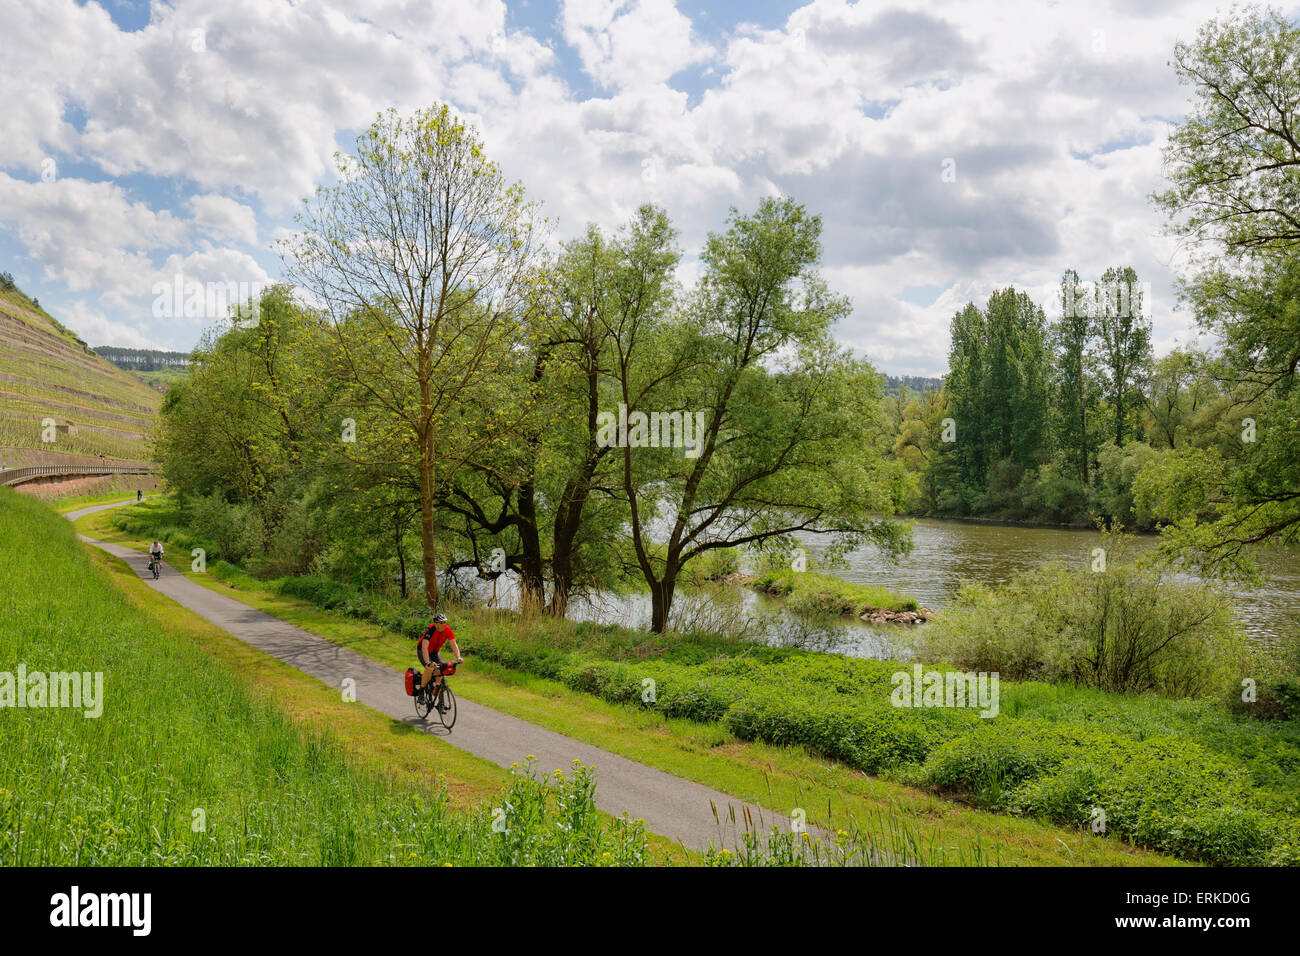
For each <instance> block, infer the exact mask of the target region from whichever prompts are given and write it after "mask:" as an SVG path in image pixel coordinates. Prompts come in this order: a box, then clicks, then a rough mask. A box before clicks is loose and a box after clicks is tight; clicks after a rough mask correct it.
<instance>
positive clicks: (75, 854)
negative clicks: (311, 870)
mask: <svg viewBox="0 0 1300 956" xmlns="http://www.w3.org/2000/svg"><path fill="white" fill-rule="evenodd" d="M0 549H2V550H3V551H4V553H5V561H4V562H0V593H3V594H4V595H6V601H5V603H4V605H3V611H2V617H3V620H2V621H0V626H2V627H3V633H5V634H6V635H8V636H9V637H7V639H6V641H5V642H4V643H3V645H0V671H4V672H8V673H13V672H15V671H16V670H17V666H18V664H19V663H22V664H24V665H25V666H26V667H27V669H28V670H29V671H38V670H39V671H62V670H71V669H72V668H74V667H75V668H76V669H78V670H89V671H92V672H93V671H101V672H103V674H104V692H105V698H106V699H105V704H104V712H103V715H102V716H100V717H99V718H98V719H87V718H85V717H84V716H83V715H82V714H81V712H79V711H73V710H69V709H26V708H25V709H11V708H8V707H6V708H5V709H4V710H0V727H3V736H4V741H5V746H4V747H3V748H0V862H2V863H3V864H5V865H13V864H81V865H87V864H92V865H175V864H207V865H215V864H315V863H327V864H344V865H348V864H374V863H397V864H404V863H409V864H431V863H437V862H455V863H489V864H490V863H503V862H509V863H516V862H530V861H535V862H539V863H543V864H544V863H548V862H571V861H566V860H563V859H562V857H561V855H562V854H564V853H566V852H569V851H568V850H566V849H564V848H562V847H561V845H560V844H561V842H562V841H559V840H558V839H556V838H550V839H546V838H543V839H541V840H539V842H538V844H537V846H536V848H535V849H522V844H519V845H516V846H511V845H510V844H509V842H508V841H506V840H503V839H496V840H494V838H493V837H492V835H491V833H492V831H491V807H492V801H488V802H483V801H484V798H486V797H489V796H490V795H492V794H494V793H498V792H499V791H500V790H501V788H502V785H503V784H505V783H506V782H507V780H508V779H509V780H510V782H511V785H512V786H516V787H518V786H521V785H522V784H521V781H519V780H518V778H510V776H509V775H508V774H507V773H506V772H505V771H504V770H502V769H501V768H499V767H496V766H495V765H493V764H491V763H488V762H486V761H482V760H479V759H478V758H475V757H473V756H471V755H468V754H465V753H463V752H461V751H459V750H457V749H456V748H453V747H451V746H449V745H447V744H445V743H444V742H442V741H439V740H437V739H436V738H433V737H431V736H429V735H427V734H422V733H419V732H418V731H415V730H414V729H412V728H410V727H408V726H406V725H405V724H402V723H400V722H398V721H393V720H391V719H389V718H387V717H384V716H383V715H380V714H377V713H375V712H373V711H369V710H367V709H365V708H363V707H360V706H358V705H355V704H348V703H345V702H344V701H342V700H341V697H340V695H339V694H338V692H337V691H336V690H334V689H332V688H328V687H326V686H325V685H323V684H321V683H320V682H319V681H316V680H314V679H312V678H309V677H307V676H306V675H303V674H301V673H300V672H298V671H296V670H294V669H293V668H291V667H289V666H288V665H286V664H282V663H280V662H278V661H276V660H274V659H272V658H269V657H267V656H266V655H263V654H261V653H260V652H258V651H255V650H253V649H252V648H249V647H248V646H247V645H245V644H243V643H242V642H240V641H238V640H236V639H235V638H233V637H231V636H230V635H228V634H226V633H225V632H223V631H221V630H219V629H218V628H215V627H213V626H211V625H208V624H207V623H206V622H203V621H202V620H201V619H199V618H197V617H196V616H194V615H193V614H191V613H190V612H188V611H185V610H184V609H182V608H180V607H179V606H177V605H175V604H173V603H171V602H167V601H160V600H159V596H158V595H157V594H156V593H154V592H152V591H151V590H150V589H148V588H147V586H146V585H144V584H143V582H141V581H140V580H139V579H138V578H137V577H136V575H135V574H134V573H132V572H131V571H130V569H128V568H127V567H125V565H124V564H123V563H122V562H120V561H117V560H115V559H112V558H110V557H108V556H107V555H104V554H102V552H98V551H93V550H91V549H82V548H80V547H78V545H77V544H76V542H75V539H74V538H73V534H72V528H71V527H70V526H69V525H68V523H67V522H66V521H64V520H63V519H61V518H59V517H57V516H56V515H54V514H52V513H51V512H49V511H48V510H46V509H44V508H42V507H41V506H39V505H38V504H37V503H36V502H34V501H31V500H29V499H26V498H23V497H21V496H18V495H16V494H15V493H14V492H11V491H9V490H7V489H0ZM38 579H39V581H40V582H41V583H40V585H39V586H36V585H35V582H36V581H37V580H38ZM55 596H57V597H55ZM71 635H76V636H77V640H76V641H75V642H74V641H73V640H71V639H70V636H71ZM52 769H53V770H55V771H56V772H53V773H51V772H50V771H51V770H52ZM539 790H540V788H532V789H531V790H529V788H527V787H525V788H524V790H523V791H519V792H518V793H519V795H520V797H522V798H523V799H527V798H528V797H529V795H530V794H532V795H533V796H534V797H535V796H536V794H537V793H538V792H539ZM500 801H501V798H500V797H498V799H497V800H496V801H495V802H496V803H500ZM195 808H202V809H203V810H204V811H205V813H206V823H207V826H206V830H204V831H203V832H200V833H196V832H194V830H193V829H192V827H191V822H192V820H193V811H194V809H195ZM466 811H469V812H466ZM599 819H600V820H601V821H603V823H601V824H600V827H603V828H605V829H606V830H608V829H610V828H611V824H610V821H609V820H608V818H605V817H603V815H602V816H601V817H600V818H599ZM523 829H524V828H522V827H521V828H520V831H521V832H520V834H519V835H520V836H523V835H524V833H523V832H522V831H523ZM551 829H554V827H553V826H552V827H551ZM597 829H599V827H597ZM589 832H595V831H594V830H593V831H589ZM548 843H549V844H550V846H549V848H548V847H547V844H548ZM652 847H658V850H656V851H655V852H654V853H653V854H652V857H653V858H656V859H657V858H659V857H660V856H661V855H662V854H664V853H665V852H667V853H670V854H671V855H672V858H673V859H676V860H682V859H689V856H688V855H687V854H684V853H682V852H681V851H680V850H672V849H671V848H668V847H667V846H666V844H665V842H664V841H660V840H654V841H652ZM628 856H631V857H633V858H634V857H635V856H636V854H628ZM618 859H619V860H620V861H625V860H624V854H620V855H619V857H618Z"/></svg>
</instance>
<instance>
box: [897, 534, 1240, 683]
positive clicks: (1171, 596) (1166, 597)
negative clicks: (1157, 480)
mask: <svg viewBox="0 0 1300 956" xmlns="http://www.w3.org/2000/svg"><path fill="white" fill-rule="evenodd" d="M1105 544H1106V552H1107V565H1106V569H1105V571H1101V572H1094V571H1091V570H1089V569H1086V568H1078V569H1069V570H1067V569H1065V568H1063V567H1060V566H1051V565H1049V566H1042V567H1038V568H1034V569H1031V570H1029V571H1025V572H1022V573H1020V574H1018V575H1016V576H1015V577H1014V578H1013V579H1012V580H1011V581H1010V582H1008V583H1007V584H1006V585H1003V586H1001V587H989V586H985V585H977V586H971V587H967V588H964V589H963V590H962V591H961V592H960V593H959V595H958V598H957V600H956V601H955V602H954V603H953V605H952V606H950V607H949V608H947V609H946V610H945V612H944V614H943V615H942V616H941V617H940V618H939V620H938V621H937V622H936V623H935V624H933V625H931V626H930V627H927V628H926V629H924V630H921V631H918V632H912V633H911V635H910V636H911V638H912V639H913V643H914V645H915V647H916V648H917V649H918V653H919V654H920V655H921V656H922V657H923V658H925V659H929V660H943V661H947V662H949V663H951V664H953V665H954V666H956V667H958V668H959V669H962V670H977V671H979V670H984V671H997V672H999V673H1000V674H1001V675H1002V677H1003V678H1006V679H1009V680H1043V681H1048V682H1057V681H1068V682H1070V683H1073V684H1076V685H1078V686H1082V687H1096V688H1100V689H1102V690H1107V691H1113V692H1117V693H1142V692H1147V691H1156V692H1159V693H1162V694H1166V695H1169V696H1174V697H1202V696H1209V695H1213V694H1215V693H1217V692H1219V691H1220V690H1221V688H1222V687H1223V686H1225V684H1226V683H1227V682H1228V681H1229V680H1231V679H1233V677H1234V676H1235V675H1237V674H1240V673H1241V667H1242V666H1243V663H1244V655H1245V638H1244V636H1243V635H1242V632H1241V628H1240V626H1239V625H1238V624H1237V623H1236V621H1235V620H1234V618H1233V614H1232V609H1231V605H1230V604H1229V602H1228V601H1227V600H1226V599H1225V598H1224V597H1223V596H1222V595H1221V594H1219V593H1218V592H1217V591H1215V590H1213V589H1211V588H1209V587H1208V586H1206V585H1201V584H1198V585H1189V584H1183V583H1181V582H1178V581H1175V580H1173V579H1171V577H1170V576H1169V575H1168V574H1166V573H1164V572H1162V571H1159V570H1152V569H1144V568H1139V567H1138V566H1136V565H1135V564H1134V563H1132V562H1131V561H1129V560H1127V558H1126V556H1125V553H1124V544H1123V539H1122V538H1121V536H1118V535H1108V536H1107V538H1106V539H1105Z"/></svg>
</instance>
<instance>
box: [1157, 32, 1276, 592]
mask: <svg viewBox="0 0 1300 956" xmlns="http://www.w3.org/2000/svg"><path fill="white" fill-rule="evenodd" d="M1174 68H1175V70H1176V72H1177V74H1178V77H1179V79H1180V80H1181V81H1182V82H1183V83H1185V84H1187V85H1189V86H1190V87H1191V92H1192V102H1191V105H1190V108H1189V109H1188V111H1187V115H1186V117H1185V118H1184V120H1183V122H1182V123H1180V124H1179V125H1178V126H1176V127H1175V128H1174V129H1173V130H1172V131H1171V133H1170V136H1169V144H1168V146H1167V148H1166V150H1165V157H1164V158H1165V169H1166V175H1167V177H1168V179H1169V187H1168V188H1167V189H1166V190H1164V191H1163V192H1160V193H1158V194H1157V195H1156V196H1155V197H1154V199H1155V201H1156V203H1157V204H1158V205H1159V206H1160V208H1161V209H1162V210H1163V211H1164V212H1165V214H1166V215H1167V216H1168V221H1169V226H1170V228H1171V230H1172V231H1173V232H1174V233H1175V234H1177V235H1179V236H1181V237H1183V238H1185V239H1188V240H1191V241H1192V244H1193V248H1194V249H1195V250H1196V252H1197V253H1198V255H1197V257H1196V260H1195V261H1196V264H1197V265H1198V266H1199V267H1200V268H1199V270H1198V272H1197V273H1196V274H1194V275H1193V276H1191V277H1190V278H1189V280H1188V281H1187V284H1186V291H1187V294H1188V298H1189V299H1190V301H1191V303H1192V305H1193V307H1194V309H1195V311H1196V316H1197V319H1198V321H1199V322H1200V324H1201V325H1202V326H1203V327H1204V328H1206V329H1208V330H1210V331H1212V332H1213V333H1215V335H1216V336H1217V337H1218V338H1219V340H1220V341H1221V342H1222V343H1223V355H1224V373H1225V374H1224V378H1225V381H1224V382H1223V383H1222V384H1223V385H1224V386H1225V387H1226V388H1228V389H1230V390H1231V391H1232V394H1233V395H1234V404H1233V405H1232V406H1230V411H1229V412H1225V418H1228V416H1229V414H1230V415H1231V420H1233V424H1234V427H1236V428H1239V429H1240V435H1241V437H1240V444H1239V447H1240V449H1241V451H1240V460H1238V461H1233V462H1231V463H1229V466H1228V467H1226V468H1223V469H1221V471H1220V475H1221V477H1220V478H1219V479H1218V480H1213V481H1210V482H1208V483H1207V482H1204V481H1202V482H1200V485H1201V486H1203V487H1204V494H1205V496H1206V497H1207V498H1208V499H1209V500H1210V501H1212V502H1213V504H1214V507H1215V510H1216V512H1217V518H1216V519H1215V520H1213V521H1208V522H1203V523H1198V522H1197V521H1196V519H1195V516H1188V517H1186V518H1185V519H1184V520H1183V521H1181V522H1180V523H1179V526H1178V527H1176V528H1174V529H1171V531H1172V534H1171V542H1172V548H1171V549H1170V550H1172V551H1174V552H1175V553H1178V554H1180V555H1183V556H1190V557H1192V558H1193V559H1194V560H1196V561H1197V563H1200V564H1201V566H1202V567H1203V568H1205V569H1208V570H1223V571H1227V572H1230V573H1236V572H1240V571H1248V570H1250V569H1251V566H1252V563H1253V562H1252V559H1251V554H1250V549H1251V548H1252V547H1253V546H1254V545H1257V544H1261V543H1264V542H1270V541H1273V542H1282V543H1287V544H1294V543H1296V542H1297V541H1300V464H1298V463H1300V427H1297V422H1300V128H1298V127H1297V123H1296V118H1297V115H1300V25H1297V24H1296V23H1295V22H1293V21H1292V20H1288V19H1287V18H1286V17H1285V16H1284V15H1283V14H1282V13H1281V12H1279V11H1277V10H1272V9H1269V10H1263V9H1260V8H1259V7H1246V8H1234V9H1233V10H1232V11H1230V12H1229V13H1228V14H1227V15H1225V16H1223V17H1219V18H1216V19H1213V20H1210V21H1208V22H1207V23H1206V24H1205V25H1204V26H1202V27H1201V29H1200V31H1199V32H1198V34H1197V36H1196V39H1195V41H1193V42H1189V43H1180V44H1178V46H1177V47H1176V48H1175V50H1174ZM1256 431H1257V432H1258V434H1256ZM1205 486H1208V487H1205Z"/></svg>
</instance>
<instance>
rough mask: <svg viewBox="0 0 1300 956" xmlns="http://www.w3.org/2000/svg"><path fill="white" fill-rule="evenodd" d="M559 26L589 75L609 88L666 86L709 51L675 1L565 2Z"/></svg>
mask: <svg viewBox="0 0 1300 956" xmlns="http://www.w3.org/2000/svg"><path fill="white" fill-rule="evenodd" d="M561 22H562V23H563V26H564V39H565V40H567V41H568V42H569V43H570V44H571V45H572V46H573V47H575V48H576V49H577V51H578V55H579V57H581V59H582V64H583V67H584V69H585V70H586V72H587V74H588V75H589V76H591V78H592V79H593V80H595V81H596V82H597V83H599V84H600V85H601V86H604V87H607V88H614V89H622V88H627V87H633V86H642V85H646V84H654V83H666V82H667V81H668V80H669V79H670V78H671V77H672V76H673V74H675V73H677V72H679V71H681V70H684V69H685V68H686V67H688V66H691V65H692V64H695V63H700V62H703V61H704V60H706V59H708V57H709V56H710V55H711V53H712V51H711V50H710V48H709V47H708V45H707V44H704V43H702V42H700V41H699V40H698V39H697V38H696V37H695V36H694V34H693V31H692V29H691V21H690V20H689V19H687V18H686V17H685V16H683V15H682V14H681V13H680V12H679V11H678V10H677V6H676V4H675V3H673V0H563V4H562V12H561Z"/></svg>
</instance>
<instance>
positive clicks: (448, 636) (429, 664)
mask: <svg viewBox="0 0 1300 956" xmlns="http://www.w3.org/2000/svg"><path fill="white" fill-rule="evenodd" d="M443 645H447V646H449V647H450V648H451V652H452V653H453V654H455V655H456V663H457V664H459V663H460V662H461V661H462V660H463V658H462V657H461V656H460V645H459V644H457V643H456V635H455V634H453V633H452V630H451V628H450V627H448V626H447V615H445V614H442V613H441V612H440V613H438V614H435V615H434V616H433V623H432V624H430V625H429V626H428V627H427V628H425V629H424V633H423V634H421V635H420V639H419V640H418V641H416V642H415V654H416V656H417V657H418V658H419V659H420V663H421V664H423V665H424V676H423V677H421V678H420V686H421V687H428V686H429V681H430V680H434V679H435V675H434V671H435V669H436V670H437V672H438V673H437V681H441V679H442V668H441V667H440V666H435V665H441V664H442V658H441V657H439V656H438V652H439V651H440V650H442V648H443Z"/></svg>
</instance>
